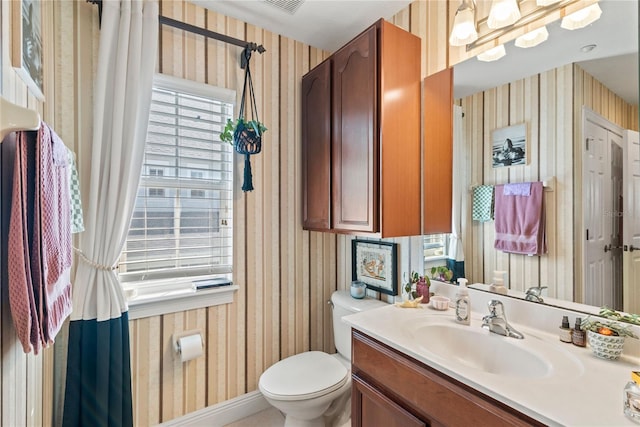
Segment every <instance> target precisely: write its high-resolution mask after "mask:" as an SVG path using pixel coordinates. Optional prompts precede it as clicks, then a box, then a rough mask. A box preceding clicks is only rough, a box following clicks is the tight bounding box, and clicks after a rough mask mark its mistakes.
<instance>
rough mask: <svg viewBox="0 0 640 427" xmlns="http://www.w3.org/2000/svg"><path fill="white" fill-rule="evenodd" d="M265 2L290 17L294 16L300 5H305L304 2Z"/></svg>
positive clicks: (297, 0) (279, 0)
mask: <svg viewBox="0 0 640 427" xmlns="http://www.w3.org/2000/svg"><path fill="white" fill-rule="evenodd" d="M264 2H265V3H268V4H270V5H272V6H275V7H277V8H278V9H280V10H282V11H284V12H287V13H288V14H289V15H293V14H295V13H296V11H297V10H298V8H299V7H300V5H302V3H304V0H264Z"/></svg>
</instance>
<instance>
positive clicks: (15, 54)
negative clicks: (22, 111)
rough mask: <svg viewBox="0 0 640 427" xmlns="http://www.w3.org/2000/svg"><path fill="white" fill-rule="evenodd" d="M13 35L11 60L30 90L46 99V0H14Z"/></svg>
mask: <svg viewBox="0 0 640 427" xmlns="http://www.w3.org/2000/svg"><path fill="white" fill-rule="evenodd" d="M11 9H12V10H11V15H12V20H11V21H12V22H11V23H12V27H13V31H12V37H11V44H12V46H11V63H12V66H13V68H14V69H15V70H16V72H17V73H18V75H19V76H20V78H21V79H22V80H24V82H25V83H26V84H27V86H28V87H29V90H30V91H31V93H32V94H33V96H35V97H36V98H38V99H39V100H40V101H44V90H43V80H44V72H43V67H42V64H43V59H42V2H41V0H14V1H12V2H11Z"/></svg>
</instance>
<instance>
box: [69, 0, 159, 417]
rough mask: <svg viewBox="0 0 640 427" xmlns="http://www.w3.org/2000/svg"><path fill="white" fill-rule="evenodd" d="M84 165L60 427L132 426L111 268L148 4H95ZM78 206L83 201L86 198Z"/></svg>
mask: <svg viewBox="0 0 640 427" xmlns="http://www.w3.org/2000/svg"><path fill="white" fill-rule="evenodd" d="M102 4H103V13H102V26H101V30H100V47H99V49H100V50H99V53H98V71H97V76H96V80H95V83H94V117H93V119H94V121H93V125H94V127H93V139H92V141H91V144H92V148H91V164H90V165H89V164H83V165H81V167H84V168H90V181H89V182H88V186H86V185H85V188H88V189H89V190H88V193H89V198H88V203H87V204H86V205H85V216H84V223H85V231H84V233H82V234H81V236H80V242H79V250H78V259H79V260H80V261H79V263H78V269H77V272H76V276H75V280H74V281H73V313H72V314H71V321H70V323H69V338H68V345H67V349H68V350H67V372H66V381H65V399H64V408H63V420H62V425H63V427H83V426H93V427H102V426H104V427H107V426H121V427H131V426H133V408H132V395H131V366H130V358H131V355H130V344H129V325H128V312H127V303H126V300H125V298H124V295H123V292H122V288H121V287H120V283H119V281H118V276H117V274H116V272H115V271H114V269H113V266H114V265H115V264H116V262H117V261H118V258H119V256H120V252H121V251H122V247H123V245H124V241H125V238H126V235H127V231H128V229H129V222H130V219H131V215H132V212H133V207H134V203H135V198H136V193H137V189H138V181H139V180H140V174H141V168H142V161H143V157H144V147H145V140H146V133H147V123H148V121H149V109H150V102H151V90H152V82H153V73H154V70H155V62H156V54H157V47H158V25H159V24H158V3H157V0H102ZM85 200H86V198H85Z"/></svg>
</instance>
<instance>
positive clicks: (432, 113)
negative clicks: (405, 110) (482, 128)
mask: <svg viewBox="0 0 640 427" xmlns="http://www.w3.org/2000/svg"><path fill="white" fill-rule="evenodd" d="M423 105H424V111H423V118H424V121H423V123H424V139H423V144H424V145H423V147H424V149H423V156H424V158H423V163H422V177H423V195H422V200H423V201H424V218H423V221H424V222H423V225H422V234H435V233H451V203H452V194H451V191H452V185H453V68H448V69H446V70H443V71H440V72H438V73H435V74H432V75H430V76H429V77H427V78H425V79H424V104H423Z"/></svg>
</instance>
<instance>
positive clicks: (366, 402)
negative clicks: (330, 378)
mask: <svg viewBox="0 0 640 427" xmlns="http://www.w3.org/2000/svg"><path fill="white" fill-rule="evenodd" d="M433 288H434V290H435V291H436V293H440V294H444V295H447V292H449V291H455V289H456V287H455V286H449V287H447V286H442V285H436V286H433ZM470 295H471V301H472V319H471V325H470V326H465V325H460V324H457V323H455V321H454V316H453V310H452V309H449V310H447V311H442V312H441V311H435V310H433V309H431V308H428V307H427V306H424V307H423V308H419V309H406V308H399V307H396V306H392V305H389V306H386V307H382V308H378V309H375V310H371V311H368V312H366V313H358V314H354V315H351V316H346V317H344V318H343V321H345V322H346V323H348V324H349V325H351V327H352V379H353V384H352V425H354V426H367V427H369V426H394V425H395V426H426V425H446V426H461V425H492V426H500V425H504V426H511V425H520V426H523V425H571V426H580V425H584V426H586V425H589V426H596V425H600V426H612V425H616V426H624V425H634V423H632V422H631V421H630V420H628V419H627V418H625V416H624V414H623V411H622V391H623V389H624V386H625V384H626V383H627V382H628V381H629V378H630V374H631V371H632V370H638V366H639V365H640V359H639V358H638V356H640V352H638V349H639V347H638V343H637V340H633V339H628V340H627V343H626V344H625V354H623V356H622V357H621V358H620V359H619V360H617V361H608V360H602V359H598V358H596V357H595V356H594V355H593V354H592V353H591V350H590V349H589V348H582V347H577V346H574V345H572V344H566V343H562V342H560V340H559V339H558V327H559V324H560V320H561V319H562V315H563V313H564V314H567V315H569V317H570V319H571V320H572V321H573V320H574V319H575V317H576V316H579V317H586V315H585V314H584V313H575V312H571V311H568V310H563V309H560V308H557V307H548V306H535V305H533V304H527V303H525V302H523V301H519V300H516V299H511V298H507V297H504V296H500V295H495V294H488V293H485V292H482V291H474V290H470ZM495 298H497V299H499V300H501V301H502V302H504V306H505V312H506V315H507V316H508V317H509V322H510V323H511V324H513V325H514V326H515V327H516V328H517V329H518V330H519V331H520V332H522V333H523V335H524V339H515V338H510V337H505V336H502V335H498V334H496V333H491V332H489V331H488V330H487V329H483V328H481V326H480V325H481V323H482V316H483V315H485V314H488V311H487V302H488V301H489V300H490V299H495ZM521 304H524V305H525V306H526V305H528V306H529V307H530V306H534V307H533V308H526V307H525V308H523V307H522V306H520V305H521ZM528 310H529V311H528ZM554 321H555V322H554ZM555 323H557V325H555ZM530 325H535V328H533V327H531V326H530ZM636 333H637V332H636Z"/></svg>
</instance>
